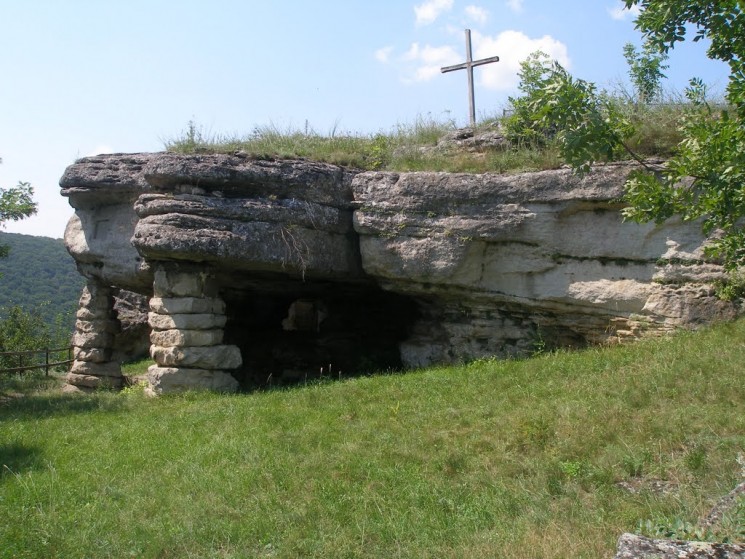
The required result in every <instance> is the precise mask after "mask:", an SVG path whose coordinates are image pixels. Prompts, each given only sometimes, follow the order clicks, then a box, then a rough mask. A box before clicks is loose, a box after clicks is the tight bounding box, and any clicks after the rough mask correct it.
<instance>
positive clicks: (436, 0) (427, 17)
mask: <svg viewBox="0 0 745 559" xmlns="http://www.w3.org/2000/svg"><path fill="white" fill-rule="evenodd" d="M452 8H453V0H427V1H426V2H423V3H422V4H419V5H418V6H414V13H415V14H416V24H417V25H429V24H430V23H433V22H434V21H435V20H436V19H437V18H438V17H439V16H440V14H442V13H443V12H447V11H448V10H451V9H452Z"/></svg>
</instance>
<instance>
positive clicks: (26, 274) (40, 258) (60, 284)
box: [0, 232, 84, 329]
mask: <svg viewBox="0 0 745 559" xmlns="http://www.w3.org/2000/svg"><path fill="white" fill-rule="evenodd" d="M0 245H6V246H9V247H10V254H9V255H8V256H7V257H6V258H0V273H1V274H2V277H0V317H3V316H4V315H5V309H6V308H8V307H10V306H13V305H18V306H20V307H22V308H23V309H24V310H25V311H27V312H32V311H36V310H38V311H39V312H40V313H41V314H42V316H43V318H44V321H45V322H46V323H47V324H50V325H51V324H53V323H54V322H55V321H56V319H57V317H58V315H63V316H64V323H65V324H69V326H70V329H72V328H73V326H74V324H75V310H76V309H77V303H78V299H79V298H80V291H81V289H82V288H83V283H84V280H83V277H82V276H81V275H80V274H78V272H77V269H76V268H75V261H74V260H73V259H72V257H71V256H70V255H69V254H68V253H67V250H66V249H65V245H64V243H63V242H62V239H51V238H49V237H33V236H31V235H19V234H15V233H4V232H0Z"/></svg>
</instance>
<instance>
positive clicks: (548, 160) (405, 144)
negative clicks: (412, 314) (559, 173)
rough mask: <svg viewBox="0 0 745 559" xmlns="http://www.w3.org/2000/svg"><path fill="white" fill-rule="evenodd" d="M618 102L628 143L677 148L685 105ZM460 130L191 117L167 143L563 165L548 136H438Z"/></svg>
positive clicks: (497, 166) (436, 167)
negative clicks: (486, 140)
mask: <svg viewBox="0 0 745 559" xmlns="http://www.w3.org/2000/svg"><path fill="white" fill-rule="evenodd" d="M619 106H620V107H621V108H622V109H623V110H624V111H625V112H626V113H627V116H628V118H629V120H630V121H632V122H633V124H634V126H635V129H636V133H635V134H634V136H633V137H632V138H630V140H629V146H630V147H631V148H632V149H634V151H635V152H636V153H638V154H639V155H642V156H650V157H666V156H669V155H670V154H671V153H672V152H673V150H674V148H675V146H676V145H677V144H678V143H679V142H680V140H681V134H680V131H679V130H678V122H679V119H680V117H681V116H682V114H683V111H684V109H685V105H684V104H681V103H678V102H673V103H663V104H658V105H637V104H633V103H630V102H625V103H622V102H620V101H619ZM509 118H510V117H509V116H507V117H500V118H488V119H485V120H483V121H482V122H480V123H479V124H478V125H477V126H476V128H475V134H477V135H478V134H484V133H489V132H491V133H499V131H501V130H502V129H503V123H504V122H505V119H509ZM456 130H457V129H456V126H455V123H454V122H453V121H451V120H437V119H435V118H432V117H419V118H417V119H416V120H415V121H414V122H413V123H412V124H401V125H398V126H397V127H396V128H395V129H394V130H392V131H389V132H379V133H376V134H355V133H351V132H341V131H339V130H338V129H333V130H331V131H329V132H328V133H326V134H322V133H319V132H317V131H315V130H314V129H313V128H312V127H310V126H309V125H307V124H306V126H305V127H304V128H302V129H298V128H291V127H290V128H286V129H281V128H278V127H276V126H274V125H269V126H260V127H257V128H256V129H254V130H253V132H252V133H250V134H248V135H245V136H238V135H234V136H229V135H223V134H212V133H210V132H208V131H205V130H204V128H203V127H201V126H200V125H198V124H197V123H195V122H194V121H190V122H189V123H188V125H187V127H186V129H185V130H184V131H183V132H182V133H181V134H180V135H179V136H178V137H175V138H171V139H168V140H166V141H165V148H166V149H167V150H168V151H172V152H176V153H187V154H192V153H233V152H239V151H240V152H244V153H247V154H248V155H250V156H253V157H256V158H269V159H295V158H303V159H310V160H314V161H323V162H327V163H333V164H336V165H342V166H347V167H353V168H358V169H364V170H387V171H447V172H471V173H482V172H498V173H517V172H526V171H540V170H546V169H556V168H559V167H560V166H561V165H562V164H563V163H564V162H563V161H562V159H561V157H560V155H559V150H558V148H557V146H556V145H555V143H554V142H553V141H550V139H549V141H547V142H545V143H543V144H542V145H540V146H537V145H528V143H527V142H522V141H520V139H519V138H512V139H511V140H510V141H506V142H505V143H502V144H501V145H499V146H494V145H487V146H476V147H469V148H462V147H461V148H459V147H452V146H451V147H450V148H448V147H445V146H444V145H443V143H442V142H441V141H442V140H443V138H446V137H447V136H448V135H449V134H453V133H455V132H456ZM438 142H440V144H439V145H438Z"/></svg>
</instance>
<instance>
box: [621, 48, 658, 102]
mask: <svg viewBox="0 0 745 559" xmlns="http://www.w3.org/2000/svg"><path fill="white" fill-rule="evenodd" d="M623 56H624V58H625V59H626V63H627V64H628V65H629V77H630V78H631V82H632V83H633V84H634V90H635V94H636V96H635V101H636V102H637V103H642V104H644V103H651V102H652V101H654V100H655V99H657V98H658V97H659V96H660V95H661V93H662V80H663V78H665V77H667V76H665V74H664V73H663V72H662V71H663V70H666V69H667V68H668V66H667V65H666V64H663V62H664V61H665V60H666V59H667V54H665V53H660V52H659V51H658V50H656V49H655V48H654V47H653V46H652V45H651V44H649V43H645V44H644V45H643V46H642V50H641V52H637V50H636V47H635V46H634V45H633V44H632V43H626V44H625V45H624V46H623Z"/></svg>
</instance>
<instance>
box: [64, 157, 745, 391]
mask: <svg viewBox="0 0 745 559" xmlns="http://www.w3.org/2000/svg"><path fill="white" fill-rule="evenodd" d="M630 169H631V168H630V167H629V166H626V165H609V166H605V167H599V168H597V169H595V170H594V171H593V172H592V173H590V174H588V175H586V176H583V177H577V176H574V175H572V174H571V173H570V172H569V171H567V170H557V171H545V172H540V173H525V174H520V175H498V174H483V175H468V174H447V173H378V172H368V173H357V172H354V171H350V170H346V169H342V168H340V167H336V166H333V165H327V164H322V163H315V162H308V161H292V160H286V161H268V160H256V159H252V158H250V157H248V156H246V155H244V154H240V153H237V154H232V155H177V154H170V153H161V154H128V155H121V154H120V155H106V156H97V157H92V158H85V159H82V160H80V161H79V162H77V163H76V164H74V165H72V166H71V167H70V168H68V169H67V171H66V172H65V175H64V176H63V178H62V181H61V185H62V194H63V195H65V196H68V197H69V198H70V203H71V205H72V206H73V207H74V208H75V209H76V212H75V216H74V217H73V218H72V219H71V221H70V225H69V226H68V229H67V232H66V235H65V240H66V243H67V246H68V249H69V251H70V253H71V254H72V255H73V257H74V258H75V260H76V262H77V263H78V267H79V270H80V271H81V273H82V274H83V275H85V276H86V277H87V278H88V279H89V282H92V283H90V285H96V286H102V287H103V288H111V289H114V290H117V289H125V290H129V291H133V292H136V293H139V294H141V295H142V296H144V297H146V298H148V299H149V306H150V309H149V310H150V314H149V325H150V328H151V334H150V342H151V356H152V357H153V358H154V359H155V360H156V362H157V367H156V368H155V369H154V370H153V371H152V372H151V375H150V377H151V384H152V385H153V386H155V387H156V389H154V390H155V392H159V391H168V390H171V389H182V388H183V387H185V386H189V385H190V383H191V384H193V385H194V386H202V387H209V388H219V389H231V388H234V387H235V386H237V385H238V384H240V385H243V386H253V385H256V384H261V383H273V382H282V381H283V380H286V379H300V378H308V376H309V375H310V376H319V374H320V375H334V376H336V375H339V376H342V375H344V374H352V373H354V372H358V371H365V370H368V371H369V370H370V369H371V368H395V367H401V366H408V367H417V366H425V365H429V364H433V363H442V362H457V361H464V360H471V359H474V358H479V357H485V356H492V355H495V356H511V355H518V354H525V353H529V352H531V351H533V350H534V349H535V348H536V346H538V345H539V346H540V347H552V346H574V347H579V346H583V345H586V344H590V343H601V342H608V341H617V340H623V339H627V338H634V337H639V336H644V335H655V334H659V333H663V332H667V331H669V330H671V329H674V328H677V327H690V326H696V325H698V324H705V323H708V322H712V321H715V320H721V319H728V318H732V317H734V316H735V315H736V314H737V313H738V312H739V310H740V309H739V306H738V305H736V304H733V303H726V302H723V301H720V300H719V299H717V298H716V296H715V294H714V288H713V285H714V282H715V281H717V280H719V279H722V278H723V277H724V276H723V270H722V268H721V267H720V266H718V265H717V264H716V263H715V262H710V261H707V259H706V258H705V257H704V253H703V247H704V246H705V239H704V238H703V237H702V236H701V233H700V228H699V226H698V225H697V224H691V223H681V222H675V221H671V222H669V223H666V224H664V225H662V226H657V225H654V224H646V225H639V224H632V223H624V222H623V220H622V219H621V214H620V210H621V208H622V205H621V204H620V203H619V202H618V199H619V197H620V196H621V194H622V188H623V182H624V180H625V177H626V176H627V174H628V172H629V171H630ZM158 274H161V277H166V276H167V277H170V278H171V279H172V281H171V280H169V281H168V282H167V288H164V290H163V289H162V290H161V291H162V292H160V293H159V292H158V288H157V287H154V286H157V285H158V282H159V281H160V280H158ZM164 274H165V276H164ZM161 283H162V282H161ZM164 285H166V284H164ZM197 287H198V288H197ZM81 312H82V311H81ZM97 312H98V311H97ZM85 320H87V322H85ZM85 320H84V321H83V322H81V326H80V328H79V329H78V333H77V334H76V336H77V339H78V341H79V342H80V343H79V344H78V347H79V351H78V355H79V356H80V361H81V362H84V363H88V364H89V365H85V366H81V365H76V367H77V368H78V369H80V372H79V374H80V375H81V382H83V381H85V382H88V383H89V384H90V382H92V381H89V380H88V379H83V378H82V377H84V376H91V375H90V374H88V373H90V371H92V370H93V368H95V367H94V366H93V365H92V364H96V363H99V362H105V361H106V358H107V357H110V355H111V351H112V348H113V347H115V343H114V342H112V341H110V340H109V339H108V337H111V336H116V334H115V333H111V332H106V331H101V332H95V333H94V332H93V331H92V330H94V329H95V328H93V326H95V322H94V321H91V320H88V319H85ZM95 336H99V337H101V340H98V339H96V340H93V339H92V338H93V337H95ZM107 336H108V337H107ZM103 338H106V339H105V340H104V339H103ZM103 342H106V344H104V343H103ZM112 344H113V345H112ZM205 348H206V349H205ZM222 354H224V355H222ZM76 370H77V369H76ZM179 371H181V372H179ZM179 375H181V376H179ZM225 375H227V376H225ZM93 376H95V374H93ZM228 377H230V378H232V379H235V384H233V383H231V382H229V381H228V380H227V378H228Z"/></svg>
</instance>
